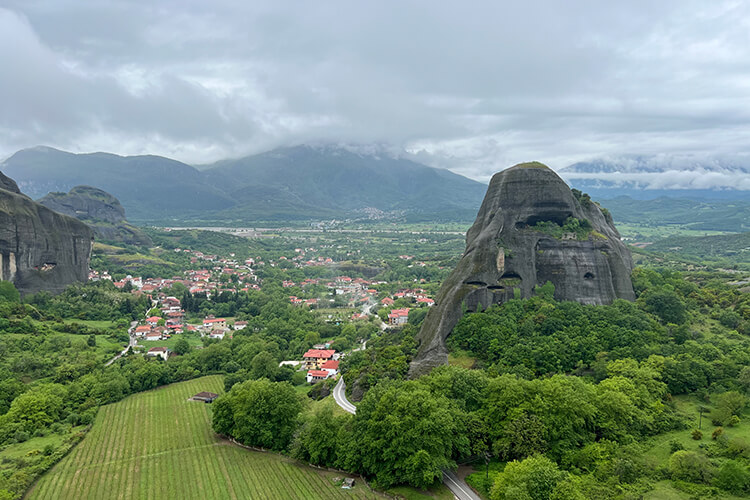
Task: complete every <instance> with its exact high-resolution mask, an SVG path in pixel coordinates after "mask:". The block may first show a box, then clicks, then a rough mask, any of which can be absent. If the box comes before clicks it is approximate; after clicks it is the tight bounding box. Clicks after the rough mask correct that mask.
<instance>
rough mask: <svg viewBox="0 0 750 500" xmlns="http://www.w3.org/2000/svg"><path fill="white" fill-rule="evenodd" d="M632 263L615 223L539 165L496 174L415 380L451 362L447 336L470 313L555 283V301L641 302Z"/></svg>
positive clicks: (430, 325) (428, 324) (429, 325)
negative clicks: (638, 299) (636, 291)
mask: <svg viewBox="0 0 750 500" xmlns="http://www.w3.org/2000/svg"><path fill="white" fill-rule="evenodd" d="M632 269H633V264H632V259H631V257H630V253H629V252H628V249H627V248H626V247H625V245H623V243H622V242H621V241H620V235H619V233H618V232H617V229H615V226H614V223H613V222H612V218H611V217H610V216H609V214H608V213H607V212H606V211H604V212H603V211H602V210H601V209H600V208H599V206H598V205H597V204H596V203H594V202H592V201H591V200H590V199H589V198H588V196H587V195H583V194H582V193H580V192H573V191H571V189H570V188H569V187H568V185H567V184H565V182H564V181H563V180H562V179H561V178H560V177H559V176H558V175H557V174H556V173H555V172H554V171H552V170H551V169H549V168H548V167H546V166H545V165H542V164H541V163H536V162H534V163H524V164H520V165H516V166H515V167H512V168H509V169H507V170H504V171H502V172H499V173H497V174H495V175H494V176H493V177H492V180H491V181H490V185H489V187H488V189H487V194H486V195H485V197H484V201H483V202H482V206H481V207H480V209H479V213H478V214H477V218H476V220H475V221H474V224H473V225H472V226H471V228H470V229H469V231H468V232H467V233H466V250H465V251H464V254H463V257H462V258H461V260H460V261H459V263H458V265H457V266H456V269H454V270H453V273H451V275H450V276H449V277H448V278H447V279H446V280H445V282H444V283H443V285H442V287H441V288H440V291H439V292H438V294H437V297H436V300H435V304H436V305H435V306H434V307H432V308H431V309H430V311H429V312H428V313H427V316H426V317H425V320H424V322H423V323H422V328H421V330H420V332H419V334H418V336H417V340H418V342H419V350H418V352H417V355H416V356H415V358H414V360H413V361H412V364H411V366H410V370H409V373H410V376H412V377H415V376H419V375H421V374H424V373H427V372H428V371H430V370H431V369H432V368H433V367H435V366H438V365H441V364H445V363H447V361H448V351H447V349H446V346H445V339H446V338H447V337H448V335H450V333H451V331H453V328H454V327H455V326H456V323H458V321H459V319H461V317H462V316H463V314H464V313H465V312H474V311H481V310H484V309H486V308H487V307H489V306H490V305H492V304H498V303H502V302H506V301H507V300H509V299H512V298H514V297H522V298H527V297H530V296H531V295H532V294H533V293H534V287H536V286H538V285H544V284H545V283H546V282H548V281H549V282H551V283H552V284H553V285H554V286H555V292H554V296H555V298H556V299H557V300H570V301H576V302H580V303H583V304H610V303H612V301H614V300H615V299H618V298H621V299H627V300H635V294H634V292H633V285H632V283H631V280H630V273H631V272H632Z"/></svg>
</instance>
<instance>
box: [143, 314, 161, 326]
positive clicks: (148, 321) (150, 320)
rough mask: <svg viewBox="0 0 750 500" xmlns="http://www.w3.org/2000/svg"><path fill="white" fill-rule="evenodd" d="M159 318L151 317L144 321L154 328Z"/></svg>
mask: <svg viewBox="0 0 750 500" xmlns="http://www.w3.org/2000/svg"><path fill="white" fill-rule="evenodd" d="M160 319H161V318H160V317H159V316H151V317H150V318H148V319H147V320H146V323H148V324H149V325H151V326H156V324H157V323H158V322H159V320H160Z"/></svg>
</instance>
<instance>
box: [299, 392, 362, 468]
mask: <svg viewBox="0 0 750 500" xmlns="http://www.w3.org/2000/svg"><path fill="white" fill-rule="evenodd" d="M350 419H351V417H349V416H342V417H334V416H333V409H332V408H331V406H330V405H326V406H323V407H322V408H320V409H319V410H318V411H316V412H314V413H313V414H312V415H308V416H307V418H305V420H304V422H303V423H302V425H301V426H300V428H299V430H298V431H297V434H296V435H295V437H294V442H293V443H292V446H291V453H292V456H293V457H294V458H296V459H298V460H303V461H305V462H310V463H311V464H315V465H321V466H328V467H333V466H334V465H335V464H336V461H337V458H338V453H339V447H340V446H341V443H340V441H339V439H340V438H339V433H340V432H342V429H343V427H344V426H345V425H347V423H348V420H350Z"/></svg>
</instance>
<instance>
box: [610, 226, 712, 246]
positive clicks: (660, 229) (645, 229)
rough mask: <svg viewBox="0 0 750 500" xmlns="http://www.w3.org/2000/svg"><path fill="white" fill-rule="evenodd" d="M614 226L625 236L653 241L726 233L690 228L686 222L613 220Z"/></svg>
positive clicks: (637, 239)
mask: <svg viewBox="0 0 750 500" xmlns="http://www.w3.org/2000/svg"><path fill="white" fill-rule="evenodd" d="M615 227H617V230H618V231H619V232H620V234H621V235H622V236H623V237H625V238H635V239H636V241H655V240H660V239H663V238H669V237H671V236H715V235H720V234H727V232H726V231H709V230H704V229H692V228H691V227H690V225H688V224H663V225H657V224H637V223H625V222H615Z"/></svg>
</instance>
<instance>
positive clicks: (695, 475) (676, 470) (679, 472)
mask: <svg viewBox="0 0 750 500" xmlns="http://www.w3.org/2000/svg"><path fill="white" fill-rule="evenodd" d="M669 472H670V474H671V475H672V479H682V480H684V481H691V482H694V483H709V482H711V478H712V477H713V467H712V466H711V463H710V462H709V461H708V459H707V458H706V456H705V455H702V454H700V453H697V452H695V451H687V450H680V451H676V452H675V453H673V454H672V456H671V457H669Z"/></svg>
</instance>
